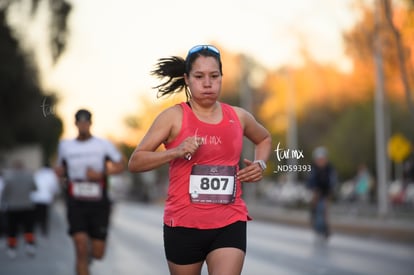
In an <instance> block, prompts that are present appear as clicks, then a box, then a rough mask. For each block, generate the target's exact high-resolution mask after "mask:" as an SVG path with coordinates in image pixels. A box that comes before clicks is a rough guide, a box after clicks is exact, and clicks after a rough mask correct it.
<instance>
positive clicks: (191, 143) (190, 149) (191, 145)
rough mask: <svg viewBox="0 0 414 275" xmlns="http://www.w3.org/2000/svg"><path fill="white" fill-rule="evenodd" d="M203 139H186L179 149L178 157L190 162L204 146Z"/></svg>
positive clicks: (194, 137)
mask: <svg viewBox="0 0 414 275" xmlns="http://www.w3.org/2000/svg"><path fill="white" fill-rule="evenodd" d="M202 142H203V141H202V138H200V137H196V136H193V137H188V138H186V139H185V140H184V141H183V142H182V143H181V144H180V145H179V146H178V147H177V150H178V155H179V157H183V158H185V159H187V160H190V159H191V157H192V156H193V155H194V154H195V152H196V151H197V149H198V148H199V147H200V145H201V144H202Z"/></svg>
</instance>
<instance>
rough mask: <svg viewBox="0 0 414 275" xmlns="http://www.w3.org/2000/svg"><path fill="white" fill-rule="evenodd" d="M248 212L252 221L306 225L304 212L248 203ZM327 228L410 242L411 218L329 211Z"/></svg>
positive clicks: (412, 233) (413, 236)
mask: <svg viewBox="0 0 414 275" xmlns="http://www.w3.org/2000/svg"><path fill="white" fill-rule="evenodd" d="M248 209H249V215H250V216H252V217H253V219H256V220H262V221H269V222H275V223H280V224H285V225H291V226H297V227H302V228H308V229H309V230H310V229H311V228H310V225H309V215H308V213H307V211H301V210H290V209H283V208H280V207H269V206H262V205H248ZM331 228H332V231H333V232H334V234H335V232H336V233H343V234H349V235H355V236H362V237H369V238H375V239H383V240H389V241H396V242H405V243H414V221H399V220H394V219H386V218H384V219H380V218H376V219H373V218H363V217H350V216H343V215H342V216H341V215H338V214H335V213H331Z"/></svg>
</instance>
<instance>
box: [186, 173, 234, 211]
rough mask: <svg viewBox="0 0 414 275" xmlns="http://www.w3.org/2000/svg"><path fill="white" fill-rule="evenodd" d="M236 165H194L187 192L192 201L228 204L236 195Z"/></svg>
mask: <svg viewBox="0 0 414 275" xmlns="http://www.w3.org/2000/svg"><path fill="white" fill-rule="evenodd" d="M235 178H236V167H235V166H220V165H194V166H193V167H192V169H191V175H190V184H189V193H190V199H191V202H193V203H219V204H229V203H232V202H234V199H235V197H236V179H235Z"/></svg>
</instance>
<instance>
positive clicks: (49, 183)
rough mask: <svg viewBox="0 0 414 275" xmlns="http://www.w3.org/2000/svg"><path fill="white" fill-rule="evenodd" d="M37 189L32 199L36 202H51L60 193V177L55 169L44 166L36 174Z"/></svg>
mask: <svg viewBox="0 0 414 275" xmlns="http://www.w3.org/2000/svg"><path fill="white" fill-rule="evenodd" d="M34 180H35V184H36V187H37V189H36V191H34V192H32V194H31V196H30V197H31V199H32V201H33V202H35V203H45V204H50V203H51V202H52V201H53V199H54V197H55V195H56V194H57V193H59V179H58V177H57V176H56V174H55V172H54V171H53V169H51V168H48V167H43V168H41V169H39V170H38V171H36V173H35V174H34Z"/></svg>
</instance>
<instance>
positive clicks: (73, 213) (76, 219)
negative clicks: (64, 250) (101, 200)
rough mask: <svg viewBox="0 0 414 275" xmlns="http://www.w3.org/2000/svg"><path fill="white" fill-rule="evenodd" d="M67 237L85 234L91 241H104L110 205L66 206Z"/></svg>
mask: <svg viewBox="0 0 414 275" xmlns="http://www.w3.org/2000/svg"><path fill="white" fill-rule="evenodd" d="M67 207H68V208H67V218H68V222H69V230H68V233H69V235H71V236H72V235H73V234H75V233H79V232H85V233H87V234H88V235H89V236H90V237H91V238H92V239H98V240H106V237H107V234H108V227H109V216H110V212H111V210H110V208H111V206H110V204H99V205H87V204H85V205H82V203H80V204H69V205H68V206H67Z"/></svg>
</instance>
